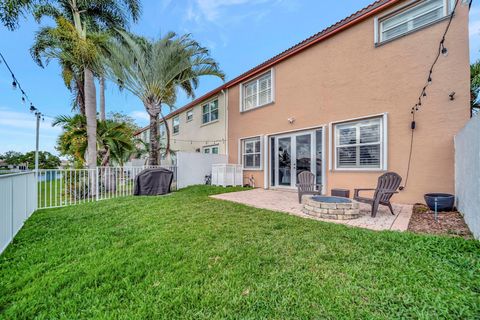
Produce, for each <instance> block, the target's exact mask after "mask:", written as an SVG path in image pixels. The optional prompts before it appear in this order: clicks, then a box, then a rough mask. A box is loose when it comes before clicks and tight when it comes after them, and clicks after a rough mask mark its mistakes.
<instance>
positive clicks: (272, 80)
mask: <svg viewBox="0 0 480 320" xmlns="http://www.w3.org/2000/svg"><path fill="white" fill-rule="evenodd" d="M268 74H270V101H267V102H265V103H263V104H259V96H260V91H259V90H260V89H259V88H260V80H261V79H263V78H264V77H265V76H266V75H268ZM253 83H256V85H257V90H256V93H255V94H254V95H252V97H255V101H256V103H255V105H254V106H252V107H250V108H248V109H246V108H245V98H246V96H245V88H246V87H247V86H248V85H250V84H253ZM274 102H275V69H274V68H271V69H270V70H268V71H266V72H264V73H262V74H260V75H259V76H257V77H255V78H254V79H252V80H248V81H246V82H244V83H241V84H240V112H246V111H250V110H254V109H256V108H260V107H263V106H266V105H269V104H272V103H274Z"/></svg>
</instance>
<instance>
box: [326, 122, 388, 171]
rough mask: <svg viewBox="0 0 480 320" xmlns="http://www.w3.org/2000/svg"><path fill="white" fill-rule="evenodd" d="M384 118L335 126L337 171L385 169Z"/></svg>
mask: <svg viewBox="0 0 480 320" xmlns="http://www.w3.org/2000/svg"><path fill="white" fill-rule="evenodd" d="M384 136H385V135H384V133H383V118H381V117H379V118H372V119H366V120H360V121H353V122H346V123H340V124H337V125H335V157H336V162H335V165H336V169H383V164H382V161H383V149H384Z"/></svg>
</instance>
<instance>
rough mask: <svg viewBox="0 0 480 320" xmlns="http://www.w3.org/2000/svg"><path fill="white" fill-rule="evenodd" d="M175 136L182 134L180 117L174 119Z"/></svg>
mask: <svg viewBox="0 0 480 320" xmlns="http://www.w3.org/2000/svg"><path fill="white" fill-rule="evenodd" d="M172 127H173V134H177V133H179V132H180V117H179V116H176V117H174V118H173V119H172Z"/></svg>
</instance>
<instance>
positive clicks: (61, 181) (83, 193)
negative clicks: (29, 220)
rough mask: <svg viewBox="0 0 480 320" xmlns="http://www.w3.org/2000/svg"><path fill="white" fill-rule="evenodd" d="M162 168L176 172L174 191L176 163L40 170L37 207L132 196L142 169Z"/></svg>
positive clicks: (53, 206) (175, 181)
mask: <svg viewBox="0 0 480 320" xmlns="http://www.w3.org/2000/svg"><path fill="white" fill-rule="evenodd" d="M159 167H162V168H166V169H169V170H171V171H173V173H174V174H173V183H172V189H174V190H175V189H176V185H177V179H176V177H177V170H176V167H175V166H136V167H97V168H95V169H53V170H52V169H46V170H39V172H38V175H37V183H38V209H44V208H58V207H64V206H70V205H76V204H80V203H86V202H93V201H100V200H105V199H113V198H118V197H124V196H130V195H133V191H134V182H135V177H136V176H137V175H138V174H139V173H140V171H142V170H144V169H146V168H159Z"/></svg>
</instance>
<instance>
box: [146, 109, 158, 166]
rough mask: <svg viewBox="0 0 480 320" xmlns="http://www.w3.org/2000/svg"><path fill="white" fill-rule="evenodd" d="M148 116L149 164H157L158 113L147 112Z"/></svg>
mask: <svg viewBox="0 0 480 320" xmlns="http://www.w3.org/2000/svg"><path fill="white" fill-rule="evenodd" d="M148 114H149V116H150V150H149V155H148V164H149V165H154V166H156V165H158V159H159V157H158V143H159V141H158V140H159V136H158V113H153V112H152V113H150V112H149V113H148Z"/></svg>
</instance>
